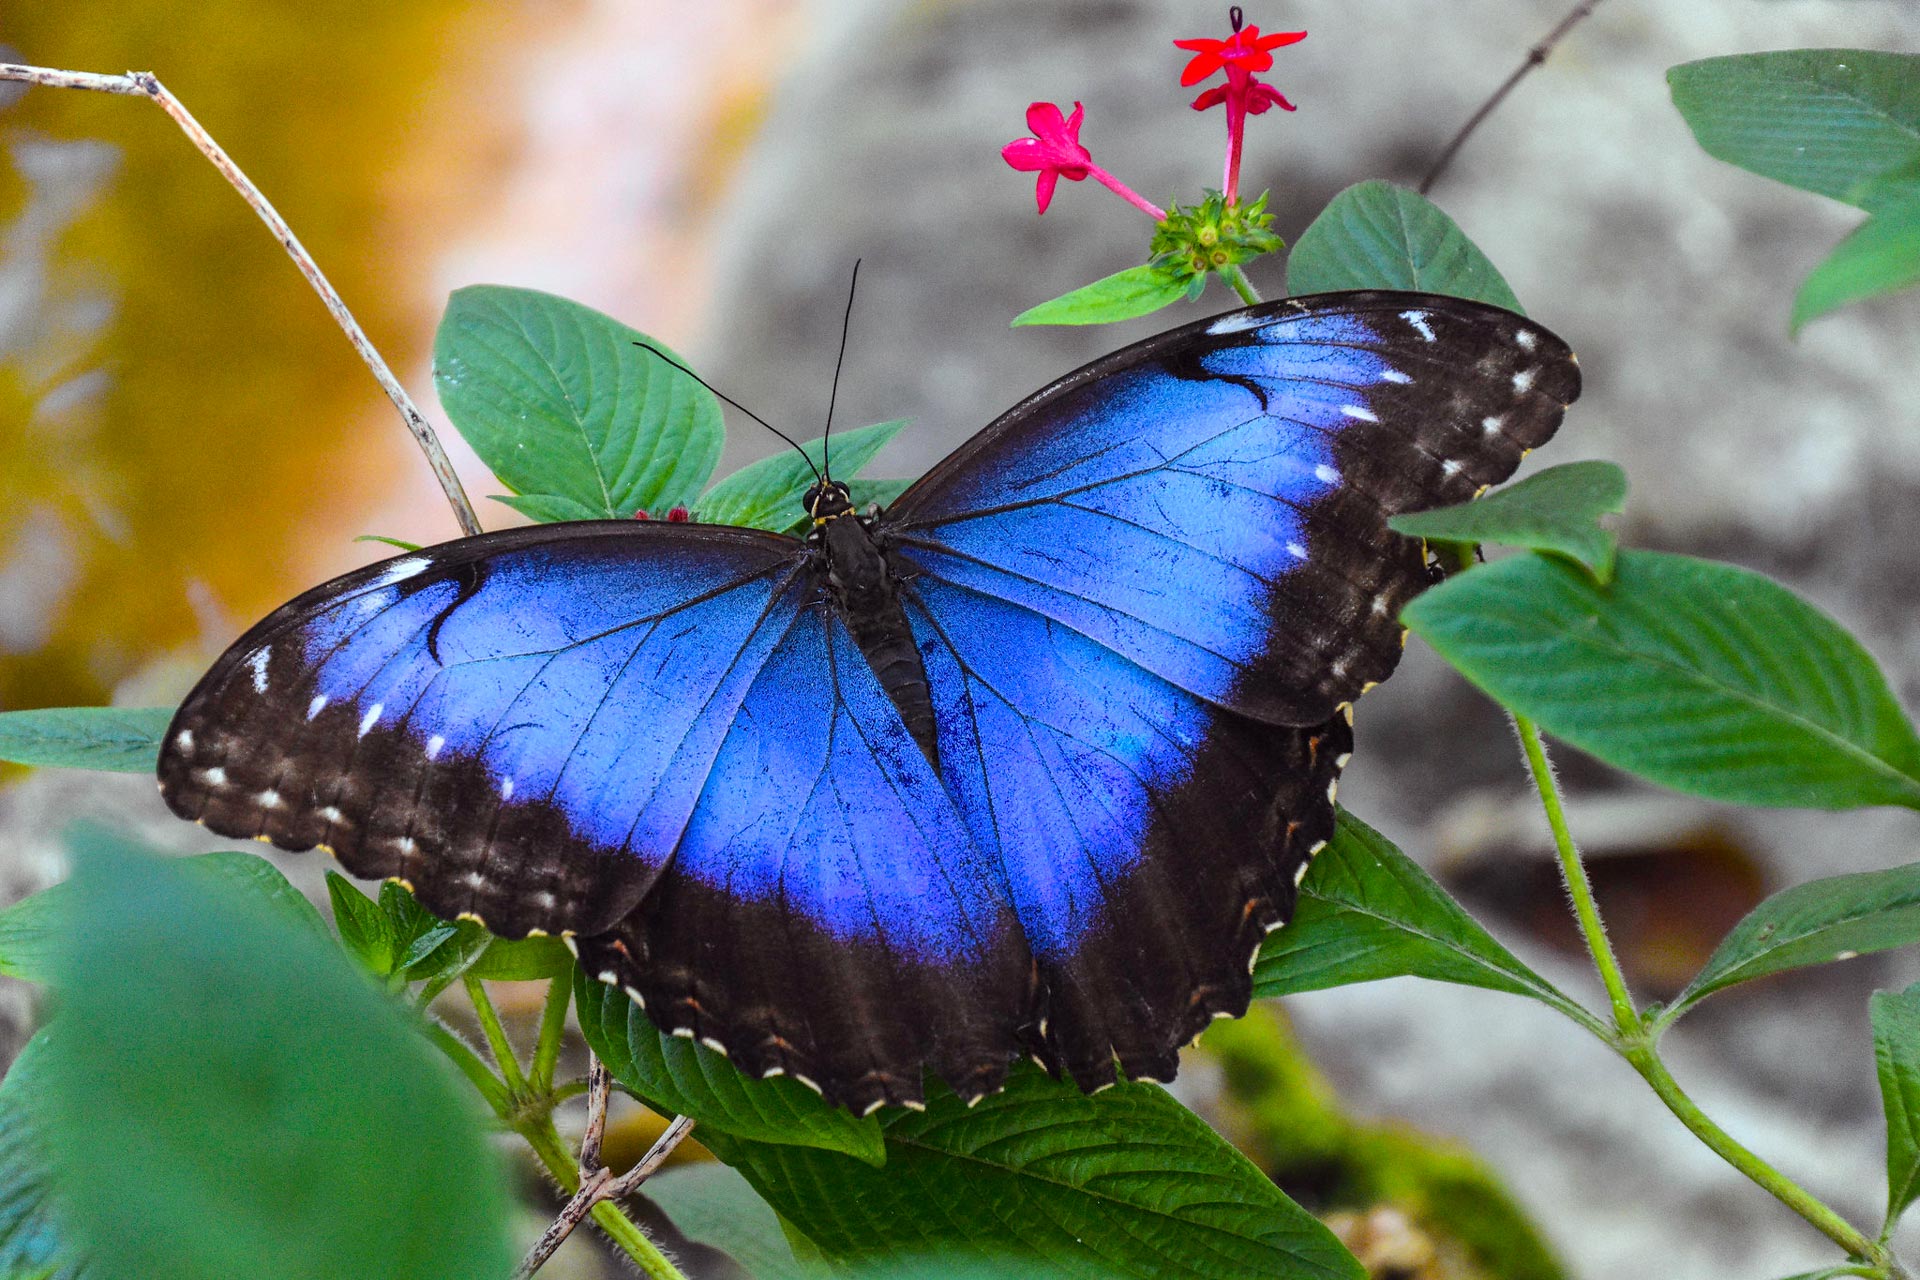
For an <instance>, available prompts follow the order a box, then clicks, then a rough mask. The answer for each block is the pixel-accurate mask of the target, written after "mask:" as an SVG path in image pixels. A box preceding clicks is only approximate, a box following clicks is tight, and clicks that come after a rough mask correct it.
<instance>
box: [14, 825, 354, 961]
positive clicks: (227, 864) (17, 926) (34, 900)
mask: <svg viewBox="0 0 1920 1280" xmlns="http://www.w3.org/2000/svg"><path fill="white" fill-rule="evenodd" d="M170 865H171V866H173V867H175V868H177V869H178V870H179V873H180V874H181V875H183V876H186V877H188V878H189V879H192V880H195V881H197V882H200V883H204V884H209V885H215V886H219V887H221V888H224V889H228V890H231V891H232V892H233V893H235V894H238V895H240V896H241V897H243V898H245V899H246V900H247V901H249V902H251V903H255V904H258V906H259V907H260V908H261V910H262V911H264V912H267V913H269V914H272V915H274V916H276V917H277V918H279V919H280V920H281V921H282V922H284V923H286V924H288V925H291V926H293V927H294V928H296V929H300V930H304V931H305V932H306V933H308V934H310V935H311V936H313V937H315V938H323V939H329V941H330V940H331V935H330V934H329V933H328V932H327V925H326V922H325V921H324V920H322V919H321V918H320V913H319V912H318V911H316V910H314V908H313V904H312V903H311V902H308V901H307V898H306V895H305V894H303V893H301V892H300V891H299V890H298V889H296V888H294V887H293V886H292V885H291V884H289V883H287V878H286V876H284V875H282V874H281V873H280V869H279V868H278V867H276V866H274V865H273V864H272V863H271V862H268V861H267V860H266V859H265V858H263V857H261V856H260V855H259V854H255V853H238V852H229V853H203V854H199V855H196V856H194V857H190V858H176V859H173V860H172V862H171V863H170ZM73 898H74V894H73V889H72V888H71V887H69V886H68V885H66V884H56V885H54V886H53V887H51V888H49V889H43V890H41V891H40V892H39V893H36V894H34V895H33V896H32V897H30V898H23V899H21V900H20V901H19V902H16V903H14V904H13V905H12V906H11V907H8V908H7V909H6V910H5V911H0V974H4V975H6V976H7V977H9V978H22V979H24V980H26V981H28V982H50V981H52V979H53V965H54V958H55V956H56V955H57V954H58V952H59V948H60V947H61V945H62V939H63V938H64V937H66V936H67V935H70V934H71V933H72V932H73V930H74V929H75V928H76V925H75V924H74V922H73V917H72V915H71V912H72V910H73Z"/></svg>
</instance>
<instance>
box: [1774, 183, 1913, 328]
mask: <svg viewBox="0 0 1920 1280" xmlns="http://www.w3.org/2000/svg"><path fill="white" fill-rule="evenodd" d="M1913 284H1920V192H1916V193H1914V194H1911V195H1909V196H1907V197H1906V199H1904V200H1902V201H1899V202H1895V203H1891V204H1888V205H1887V206H1886V207H1885V208H1882V209H1880V210H1879V211H1877V212H1875V213H1874V214H1872V215H1871V216H1870V217H1868V219H1867V220H1866V221H1865V222H1864V223H1862V224H1861V225H1860V226H1859V227H1857V228H1855V230H1854V232H1853V234H1852V235H1849V236H1848V237H1847V238H1846V239H1845V240H1842V241H1841V242H1840V243H1839V245H1838V246H1837V247H1836V248H1835V249H1834V251H1833V252H1832V253H1831V254H1829V255H1828V256H1827V260H1826V261H1825V262H1822V263H1821V264H1820V265H1819V266H1817V267H1815V268H1814V269H1813V274H1812V275H1810V276H1808V277H1807V279H1806V282H1805V283H1804V284H1802V285H1801V286H1800V292H1799V294H1797V295H1796V296H1795V297H1794V300H1793V330H1794V332H1796V333H1798V332H1799V331H1800V326H1802V325H1804V324H1806V323H1807V322H1808V321H1809V320H1813V319H1815V318H1817V317H1819V316H1823V315H1825V314H1826V313H1827V312H1829V311H1832V310H1835V309H1836V308H1839V307H1843V306H1846V305H1847V304H1848V303H1850V302H1859V301H1862V300H1863V299H1866V298H1873V297H1878V296H1879V295H1881V294H1883V293H1892V292H1893V291H1894V290H1896V289H1905V288H1907V287H1908V286H1909V285H1913Z"/></svg>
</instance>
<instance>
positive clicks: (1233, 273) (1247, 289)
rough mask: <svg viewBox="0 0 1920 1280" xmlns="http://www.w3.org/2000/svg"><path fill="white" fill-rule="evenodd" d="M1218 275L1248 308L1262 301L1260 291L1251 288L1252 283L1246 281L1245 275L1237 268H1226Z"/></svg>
mask: <svg viewBox="0 0 1920 1280" xmlns="http://www.w3.org/2000/svg"><path fill="white" fill-rule="evenodd" d="M1220 275H1221V277H1222V278H1223V279H1225V280H1226V282H1227V283H1228V284H1230V285H1232V286H1233V291H1234V292H1235V293H1237V294H1239V295H1240V301H1242V302H1244V303H1246V304H1247V305H1248V306H1252V305H1253V304H1254V303H1256V302H1260V301H1262V298H1261V297H1260V291H1259V290H1258V289H1255V288H1254V287H1253V281H1251V280H1249V279H1247V273H1246V272H1244V271H1242V270H1241V269H1240V268H1239V267H1237V266H1232V267H1228V268H1227V269H1226V270H1225V271H1222V272H1221V273H1220Z"/></svg>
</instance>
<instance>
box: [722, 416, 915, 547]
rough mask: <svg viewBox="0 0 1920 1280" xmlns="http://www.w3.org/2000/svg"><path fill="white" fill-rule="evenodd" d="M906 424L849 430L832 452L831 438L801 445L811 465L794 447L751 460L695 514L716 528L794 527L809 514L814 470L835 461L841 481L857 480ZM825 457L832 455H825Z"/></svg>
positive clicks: (837, 439)
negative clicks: (806, 504) (806, 498)
mask: <svg viewBox="0 0 1920 1280" xmlns="http://www.w3.org/2000/svg"><path fill="white" fill-rule="evenodd" d="M906 425H907V423H906V420H905V419H901V420H899V421H897V422H878V423H875V424H874V425H873V426H871V427H859V428H856V429H855V430H852V431H843V432H841V433H840V434H839V435H837V436H834V437H832V440H831V444H832V448H831V450H830V451H826V450H823V443H824V442H825V437H822V438H820V439H814V440H809V441H807V442H806V443H805V444H803V445H801V446H800V447H801V448H802V449H803V450H804V451H805V452H806V456H807V461H806V462H802V461H801V460H800V456H799V455H798V454H796V453H795V452H794V451H793V450H791V449H783V450H781V451H780V452H779V453H776V454H773V455H772V456H771V457H766V458H762V459H760V461H758V462H750V463H748V464H747V465H746V466H744V467H742V468H740V469H739V470H738V471H736V472H734V473H733V474H732V475H730V476H728V477H727V478H726V479H724V480H722V481H720V482H719V483H718V484H716V485H714V486H713V488H711V489H709V490H707V491H706V493H704V494H702V495H701V497H700V501H699V502H698V503H696V504H695V506H694V514H695V515H696V516H698V517H699V518H700V519H701V520H703V521H707V522H709V523H711V524H737V525H745V526H746V527H748V528H750V529H771V530H773V531H774V532H776V533H778V532H781V531H783V530H785V529H789V528H791V527H792V526H793V523H794V519H795V513H800V514H801V515H802V516H804V514H805V512H804V508H802V506H801V505H800V499H801V497H802V496H803V495H804V494H805V493H806V491H807V490H808V489H809V488H811V487H812V485H813V484H814V468H816V467H817V468H819V469H820V470H822V471H824V470H826V465H825V464H826V462H827V461H831V462H832V463H833V470H834V472H835V473H836V475H837V477H838V478H839V479H841V480H851V479H852V478H853V477H854V476H856V475H858V474H859V473H860V471H861V469H862V468H864V467H865V466H866V465H867V464H868V463H870V462H872V461H873V455H874V454H876V453H878V452H880V450H881V449H882V448H884V447H885V446H886V444H887V442H888V441H889V440H892V439H893V438H894V437H895V436H897V435H899V434H900V429H901V428H902V427H904V426H906ZM823 453H827V454H828V455H829V456H825V457H823ZM808 463H811V464H812V466H809V465H808Z"/></svg>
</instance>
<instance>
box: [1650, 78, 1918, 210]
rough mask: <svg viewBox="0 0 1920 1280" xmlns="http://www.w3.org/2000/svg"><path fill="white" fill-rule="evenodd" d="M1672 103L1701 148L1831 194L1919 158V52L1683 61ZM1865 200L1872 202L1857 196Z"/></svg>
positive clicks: (1849, 195)
mask: <svg viewBox="0 0 1920 1280" xmlns="http://www.w3.org/2000/svg"><path fill="white" fill-rule="evenodd" d="M1667 84H1668V85H1669V86H1670V87H1671V89H1672V90H1673V105H1674V106H1676V107H1678V108H1679V110H1680V114H1681V116H1682V117H1684V118H1685V120H1686V122H1687V127H1688V128H1690V129H1692V130H1693V136H1694V138H1695V139H1696V140H1698V141H1699V143H1700V146H1701V147H1702V148H1703V149H1704V150H1705V151H1706V152H1707V154H1708V155H1711V156H1714V157H1715V158H1717V159H1720V160H1725V161H1726V162H1727V163H1728V164H1735V165H1739V166H1740V167H1741V168H1742V169H1747V170H1750V171H1751V172H1753V173H1757V174H1760V175H1761V176H1762V177H1767V178H1772V179H1773V180H1774V181H1776V182H1784V183H1786V184H1787V185H1788V186H1792V187H1799V188H1800V189H1802V190H1804V191H1814V192H1818V193H1819V194H1821V195H1823V196H1832V197H1833V198H1834V199H1836V200H1850V199H1857V198H1859V197H1860V195H1861V188H1862V186H1863V184H1865V183H1867V182H1868V180H1870V179H1874V178H1877V177H1879V176H1880V175H1882V174H1885V173H1887V172H1888V171H1890V170H1893V169H1896V168H1900V167H1903V166H1906V165H1910V164H1912V163H1914V162H1915V160H1916V159H1920V57H1916V56H1915V55H1913V54H1907V53H1883V52H1879V51H1876V50H1872V49H1786V50H1782V51H1780V52H1777V53H1743V54H1736V55H1734V56H1732V57H1726V58H1707V59H1704V60H1703V61H1700V62H1687V63H1682V64H1681V65H1680V66H1677V67H1673V68H1671V69H1669V70H1668V72H1667ZM1862 207H1863V208H1871V207H1872V206H1871V204H1863V205H1862Z"/></svg>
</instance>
